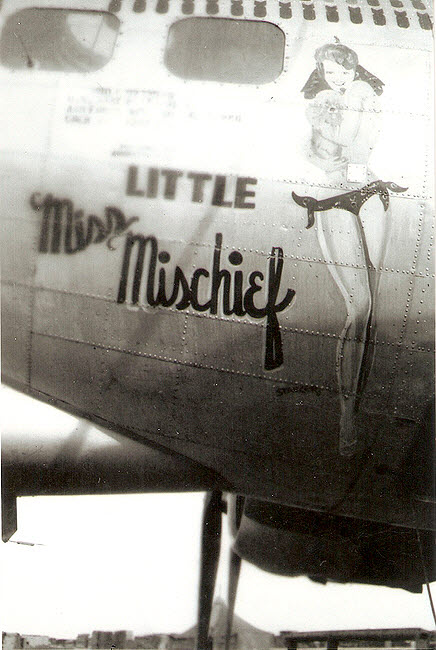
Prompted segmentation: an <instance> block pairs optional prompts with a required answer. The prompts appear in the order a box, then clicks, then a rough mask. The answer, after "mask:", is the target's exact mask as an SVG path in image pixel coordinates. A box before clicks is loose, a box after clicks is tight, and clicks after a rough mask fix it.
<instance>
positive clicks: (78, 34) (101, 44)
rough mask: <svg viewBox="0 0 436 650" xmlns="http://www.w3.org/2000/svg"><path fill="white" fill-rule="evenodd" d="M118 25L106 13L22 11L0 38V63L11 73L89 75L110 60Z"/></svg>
mask: <svg viewBox="0 0 436 650" xmlns="http://www.w3.org/2000/svg"><path fill="white" fill-rule="evenodd" d="M119 26H120V21H119V20H118V18H117V17H116V16H113V15H112V14H110V13H108V12H106V11H80V10H73V9H36V8H31V9H23V10H22V11H18V12H17V13H15V14H13V15H12V16H10V17H9V18H8V19H7V21H6V22H5V25H4V27H3V31H2V34H1V37H0V61H1V63H2V64H3V65H4V66H6V67H8V68H13V69H19V68H39V69H41V70H61V71H66V72H92V71H93V70H98V69H99V68H102V67H103V66H104V65H105V64H106V63H107V62H108V61H109V60H110V58H111V56H112V52H113V49H114V45H115V41H116V39H117V35H118V30H119Z"/></svg>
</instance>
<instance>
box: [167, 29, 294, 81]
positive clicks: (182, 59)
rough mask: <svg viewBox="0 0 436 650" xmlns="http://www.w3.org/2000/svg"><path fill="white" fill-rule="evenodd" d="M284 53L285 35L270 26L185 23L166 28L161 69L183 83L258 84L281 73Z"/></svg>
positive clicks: (271, 79)
mask: <svg viewBox="0 0 436 650" xmlns="http://www.w3.org/2000/svg"><path fill="white" fill-rule="evenodd" d="M284 50H285V35H284V33H283V32H282V30H281V29H280V28H279V27H277V25H274V24H273V23H269V22H265V21H260V20H235V19H230V18H185V19H183V20H179V21H177V22H175V23H173V24H172V25H171V26H170V29H169V33H168V40H167V45H166V50H165V64H166V66H167V68H168V70H170V72H172V73H173V74H175V75H177V76H178V77H182V78H183V79H199V80H203V81H219V82H228V83H239V84H264V83H268V82H270V81H274V79H276V78H277V77H278V76H279V75H280V73H281V72H282V69H283V59H284Z"/></svg>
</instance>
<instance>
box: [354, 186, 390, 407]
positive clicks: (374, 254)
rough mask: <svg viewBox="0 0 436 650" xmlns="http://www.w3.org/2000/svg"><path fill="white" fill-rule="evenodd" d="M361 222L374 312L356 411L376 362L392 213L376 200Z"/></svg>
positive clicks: (363, 210)
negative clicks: (369, 265) (380, 300)
mask: <svg viewBox="0 0 436 650" xmlns="http://www.w3.org/2000/svg"><path fill="white" fill-rule="evenodd" d="M360 220H361V223H362V228H363V231H364V237H365V240H366V245H367V251H368V256H369V258H370V261H371V267H370V269H369V282H370V289H371V296H372V310H371V319H370V322H369V324H368V333H367V340H368V346H367V348H366V350H365V355H364V359H363V363H362V372H361V375H360V383H359V386H358V391H357V403H356V407H357V408H358V406H359V401H360V397H361V396H362V392H363V390H364V389H365V385H366V382H367V379H368V376H369V373H370V371H371V368H372V365H373V362H374V356H375V348H376V346H375V344H376V338H377V319H376V312H377V308H378V305H379V300H378V294H379V285H380V279H381V277H382V273H381V267H383V265H384V259H385V255H386V248H387V244H388V240H389V234H390V228H391V211H390V209H389V208H388V210H387V211H386V212H385V210H384V208H383V205H382V203H381V201H380V199H379V198H378V197H377V196H373V197H372V198H371V199H369V200H368V201H367V202H366V203H365V204H364V205H363V206H362V208H361V210H360Z"/></svg>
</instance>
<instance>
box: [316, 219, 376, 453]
mask: <svg viewBox="0 0 436 650" xmlns="http://www.w3.org/2000/svg"><path fill="white" fill-rule="evenodd" d="M317 221H318V223H317V232H318V239H319V243H320V246H321V250H322V252H323V255H324V257H325V259H326V260H329V261H331V262H337V264H333V263H330V264H328V269H329V271H330V273H331V275H332V277H333V279H334V281H335V283H336V285H337V287H338V289H339V291H340V292H341V294H342V297H343V299H344V302H345V307H346V312H347V316H346V320H345V323H344V326H343V328H342V331H341V333H340V335H339V341H338V346H337V350H336V374H337V381H338V387H339V399H340V407H341V420H340V436H339V451H340V453H341V454H342V455H344V456H350V455H352V454H353V453H354V452H355V449H356V445H357V434H356V427H355V420H356V413H357V395H358V389H359V390H360V388H361V386H362V371H363V363H364V359H365V352H366V349H367V347H368V338H367V337H368V333H369V328H370V322H371V313H372V308H373V299H372V291H371V286H370V274H369V271H368V269H367V268H366V257H365V242H364V241H362V229H361V228H360V226H359V222H358V219H357V218H356V216H355V215H353V214H352V213H350V212H348V211H345V210H337V209H332V210H329V211H326V212H322V213H318V214H317Z"/></svg>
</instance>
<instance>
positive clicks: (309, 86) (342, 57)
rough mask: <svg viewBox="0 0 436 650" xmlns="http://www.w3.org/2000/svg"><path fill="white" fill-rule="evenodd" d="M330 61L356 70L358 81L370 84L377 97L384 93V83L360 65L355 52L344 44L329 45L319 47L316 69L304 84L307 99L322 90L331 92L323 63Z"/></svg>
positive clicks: (303, 91)
mask: <svg viewBox="0 0 436 650" xmlns="http://www.w3.org/2000/svg"><path fill="white" fill-rule="evenodd" d="M326 60H329V61H334V62H335V63H337V64H339V65H341V66H343V67H344V68H345V69H346V70H354V71H355V76H354V79H355V80H356V81H364V82H365V83H367V84H369V85H370V86H371V88H372V89H373V91H374V92H375V94H376V95H381V94H382V92H383V86H384V83H383V81H381V80H380V79H379V78H378V77H376V76H375V75H373V74H372V73H371V72H368V70H365V68H362V66H361V65H359V59H358V57H357V54H356V52H355V51H354V50H352V49H351V48H350V47H347V46H346V45H342V43H339V42H337V43H328V44H327V45H323V46H322V47H319V48H318V49H317V50H316V52H315V61H316V68H315V70H314V71H313V72H312V74H311V75H310V77H309V79H308V80H307V81H306V83H305V84H304V87H303V88H302V90H301V92H302V93H304V97H305V98H306V99H313V98H314V97H316V95H317V94H318V93H319V92H321V90H329V89H330V86H329V85H328V83H327V81H326V80H325V77H324V66H323V62H324V61H326Z"/></svg>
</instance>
